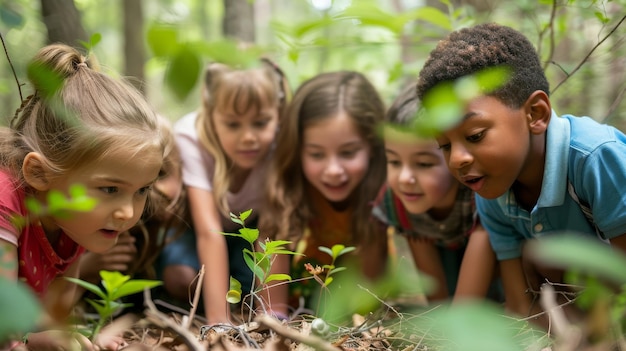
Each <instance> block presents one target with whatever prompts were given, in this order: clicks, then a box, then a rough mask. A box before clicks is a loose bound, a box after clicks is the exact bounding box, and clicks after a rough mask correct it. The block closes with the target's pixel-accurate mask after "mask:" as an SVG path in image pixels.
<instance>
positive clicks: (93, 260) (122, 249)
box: [80, 232, 137, 284]
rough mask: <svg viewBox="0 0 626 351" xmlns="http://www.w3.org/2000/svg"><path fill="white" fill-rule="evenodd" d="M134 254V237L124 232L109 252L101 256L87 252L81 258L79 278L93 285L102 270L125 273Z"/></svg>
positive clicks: (135, 249)
mask: <svg viewBox="0 0 626 351" xmlns="http://www.w3.org/2000/svg"><path fill="white" fill-rule="evenodd" d="M136 254H137V247H135V237H133V236H132V235H130V234H129V233H128V232H124V233H122V234H121V235H120V237H119V238H118V239H117V243H116V244H115V246H113V247H112V248H111V249H110V250H109V251H107V252H105V253H103V254H96V253H93V252H87V253H85V254H84V255H83V256H82V257H81V262H80V278H81V279H83V280H86V281H88V282H91V283H94V284H95V283H97V282H98V281H99V280H100V274H99V273H100V271H102V270H105V271H118V272H122V273H123V272H126V271H127V270H128V267H129V264H130V263H131V262H132V261H133V260H134V258H135V255H136Z"/></svg>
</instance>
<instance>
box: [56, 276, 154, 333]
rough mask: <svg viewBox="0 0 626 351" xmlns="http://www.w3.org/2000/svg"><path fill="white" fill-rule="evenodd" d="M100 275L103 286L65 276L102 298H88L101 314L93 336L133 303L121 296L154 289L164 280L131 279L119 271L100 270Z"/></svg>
mask: <svg viewBox="0 0 626 351" xmlns="http://www.w3.org/2000/svg"><path fill="white" fill-rule="evenodd" d="M100 277H101V278H102V281H101V284H102V288H101V287H99V286H98V285H95V284H92V283H89V282H86V281H84V280H81V279H77V278H69V277H68V278H65V279H67V280H69V281H70V282H72V283H74V284H76V285H78V286H81V287H83V288H84V289H86V290H87V291H90V292H92V293H94V294H95V295H96V296H98V297H99V298H100V299H99V300H93V299H86V300H87V302H88V303H89V304H90V305H91V306H93V308H94V309H95V310H96V311H97V312H98V315H100V319H99V320H98V322H97V323H96V324H95V325H94V329H93V332H92V335H91V337H92V338H94V337H95V336H96V335H97V334H98V332H99V331H100V329H101V328H102V327H103V326H104V325H105V324H106V323H107V322H109V321H110V319H111V316H113V315H114V314H115V313H116V312H117V311H118V310H120V309H122V308H124V307H128V306H131V305H132V304H129V303H123V302H120V301H119V300H120V299H121V298H123V297H125V296H129V295H132V294H136V293H138V292H141V291H143V290H144V289H152V288H154V287H156V286H159V285H161V284H162V282H160V281H156V280H145V279H130V276H128V275H124V274H122V273H120V272H117V271H116V272H109V271H100Z"/></svg>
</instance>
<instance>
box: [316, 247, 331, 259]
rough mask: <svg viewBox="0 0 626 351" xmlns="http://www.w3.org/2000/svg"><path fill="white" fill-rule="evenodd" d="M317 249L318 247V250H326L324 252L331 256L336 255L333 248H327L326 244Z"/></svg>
mask: <svg viewBox="0 0 626 351" xmlns="http://www.w3.org/2000/svg"><path fill="white" fill-rule="evenodd" d="M317 249H318V250H320V251H322V252H324V253H327V254H328V256H330V257H335V256H333V252H332V250H331V249H329V248H327V247H325V246H320V247H318V248H317Z"/></svg>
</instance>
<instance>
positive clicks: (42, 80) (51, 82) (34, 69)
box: [27, 62, 63, 99]
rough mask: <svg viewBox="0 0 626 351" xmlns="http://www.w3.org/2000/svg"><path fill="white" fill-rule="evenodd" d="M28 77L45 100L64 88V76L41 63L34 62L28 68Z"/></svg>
mask: <svg viewBox="0 0 626 351" xmlns="http://www.w3.org/2000/svg"><path fill="white" fill-rule="evenodd" d="M27 71H28V77H29V78H30V79H31V80H32V81H33V83H34V84H35V86H36V87H37V88H38V89H39V92H41V94H42V95H43V97H44V98H47V99H49V98H51V97H52V96H54V95H55V94H56V93H57V92H58V91H59V90H60V89H61V87H62V86H63V76H61V75H60V74H59V73H57V72H55V71H54V70H52V68H51V67H47V66H46V65H45V64H43V63H41V62H32V63H30V64H29V65H28V67H27Z"/></svg>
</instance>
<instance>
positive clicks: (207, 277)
mask: <svg viewBox="0 0 626 351" xmlns="http://www.w3.org/2000/svg"><path fill="white" fill-rule="evenodd" d="M187 195H188V199H189V208H190V211H191V216H192V219H193V224H194V230H195V233H196V240H197V249H198V258H199V260H200V265H204V282H203V283H202V295H203V297H204V300H203V301H204V310H205V314H206V318H207V320H208V321H209V323H211V324H214V323H230V319H229V315H230V314H229V308H228V304H227V302H226V293H227V292H228V285H229V276H230V274H229V272H230V269H229V265H228V247H227V246H226V239H225V238H224V236H223V235H222V234H221V231H222V224H221V222H220V217H219V211H218V209H217V206H216V204H215V199H214V197H213V193H212V192H210V191H207V190H203V189H199V188H194V187H189V188H188V190H187Z"/></svg>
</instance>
